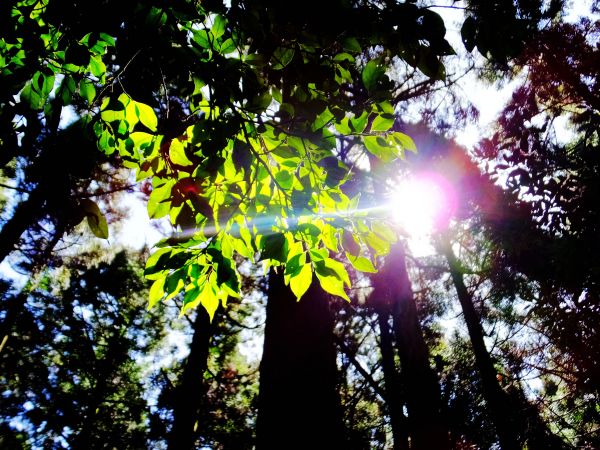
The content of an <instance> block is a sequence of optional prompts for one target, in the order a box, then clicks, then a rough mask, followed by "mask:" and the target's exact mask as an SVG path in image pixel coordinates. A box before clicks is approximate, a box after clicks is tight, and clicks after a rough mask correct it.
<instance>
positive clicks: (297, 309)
mask: <svg viewBox="0 0 600 450" xmlns="http://www.w3.org/2000/svg"><path fill="white" fill-rule="evenodd" d="M337 378H338V374H337V367H336V353H335V347H334V339H333V319H332V317H331V314H330V311H329V305H328V297H327V295H326V294H325V293H324V292H323V291H322V290H321V288H320V287H319V286H318V283H316V282H313V284H312V285H311V287H310V288H309V290H308V292H307V293H306V294H305V295H304V297H303V298H302V299H301V300H300V301H299V302H298V301H296V298H295V296H294V294H293V293H292V291H291V290H290V288H289V287H288V286H285V284H284V281H283V274H282V273H275V272H274V271H273V270H271V273H270V274H269V288H268V303H267V319H266V326H265V341H264V350H263V357H262V361H261V366H260V392H259V398H258V408H259V409H258V419H257V448H258V449H259V450H264V449H284V448H285V449H305V448H311V449H342V448H345V445H344V444H345V433H344V428H343V421H342V411H341V406H340V398H339V394H338V392H337V381H338V380H337Z"/></svg>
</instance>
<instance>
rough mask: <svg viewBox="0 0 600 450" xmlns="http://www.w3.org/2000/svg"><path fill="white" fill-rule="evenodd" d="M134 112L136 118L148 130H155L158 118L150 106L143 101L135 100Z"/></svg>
mask: <svg viewBox="0 0 600 450" xmlns="http://www.w3.org/2000/svg"><path fill="white" fill-rule="evenodd" d="M135 113H136V115H137V117H138V119H140V122H142V123H143V124H144V125H145V126H146V127H147V128H148V129H149V130H151V131H156V127H157V126H158V119H157V117H156V113H155V112H154V110H153V109H152V108H151V107H150V106H148V105H146V104H144V103H139V102H135Z"/></svg>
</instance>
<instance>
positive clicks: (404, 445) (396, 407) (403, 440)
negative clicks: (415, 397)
mask: <svg viewBox="0 0 600 450" xmlns="http://www.w3.org/2000/svg"><path fill="white" fill-rule="evenodd" d="M380 309H383V308H380ZM389 317H390V314H389V311H388V309H387V308H385V310H380V311H378V312H377V322H378V325H379V348H380V350H381V366H382V368H383V379H384V382H385V392H386V405H387V408H388V414H389V415H390V423H391V425H392V436H393V438H394V450H408V448H409V446H408V433H407V431H408V430H407V423H406V416H405V415H404V411H403V401H402V386H401V384H400V377H398V370H397V368H396V362H395V356H394V341H393V339H392V332H391V330H390V324H389Z"/></svg>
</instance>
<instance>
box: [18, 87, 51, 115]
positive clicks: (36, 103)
mask: <svg viewBox="0 0 600 450" xmlns="http://www.w3.org/2000/svg"><path fill="white" fill-rule="evenodd" d="M20 98H21V101H22V102H25V103H27V104H28V105H29V107H30V108H31V109H33V110H36V111H39V110H40V109H42V108H43V107H44V103H45V100H44V98H43V97H42V96H41V95H40V93H39V92H38V91H37V90H35V89H33V87H32V85H31V81H28V82H27V84H26V85H25V87H24V88H23V90H22V91H21V94H20Z"/></svg>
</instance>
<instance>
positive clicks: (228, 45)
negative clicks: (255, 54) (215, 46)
mask: <svg viewBox="0 0 600 450" xmlns="http://www.w3.org/2000/svg"><path fill="white" fill-rule="evenodd" d="M236 50H237V47H236V45H235V42H233V39H231V38H229V39H227V40H226V41H225V42H223V43H222V44H221V46H220V47H219V52H220V53H221V54H222V55H227V54H229V53H233V52H235V51H236Z"/></svg>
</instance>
